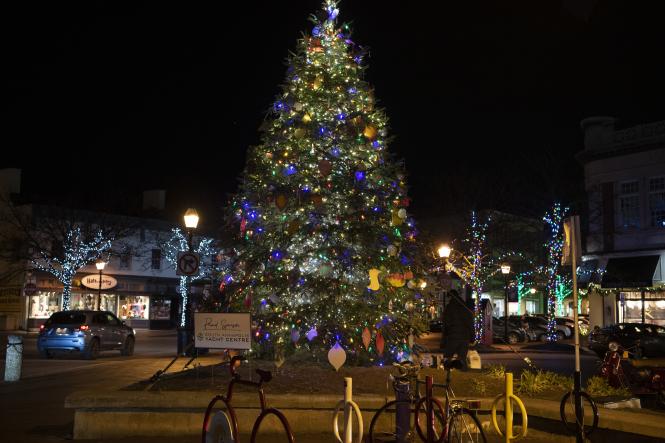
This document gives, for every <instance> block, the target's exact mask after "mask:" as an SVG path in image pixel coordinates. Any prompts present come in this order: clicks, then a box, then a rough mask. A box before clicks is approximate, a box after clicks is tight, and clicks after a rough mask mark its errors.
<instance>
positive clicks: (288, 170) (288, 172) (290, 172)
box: [284, 165, 298, 176]
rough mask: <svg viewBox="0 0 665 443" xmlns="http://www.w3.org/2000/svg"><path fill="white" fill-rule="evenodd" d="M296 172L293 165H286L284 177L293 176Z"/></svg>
mask: <svg viewBox="0 0 665 443" xmlns="http://www.w3.org/2000/svg"><path fill="white" fill-rule="evenodd" d="M296 172H298V170H297V169H296V167H295V166H294V165H288V166H287V167H286V168H284V175H286V176H289V175H293V174H295V173H296Z"/></svg>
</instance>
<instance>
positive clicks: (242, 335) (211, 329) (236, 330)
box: [194, 312, 252, 349]
mask: <svg viewBox="0 0 665 443" xmlns="http://www.w3.org/2000/svg"><path fill="white" fill-rule="evenodd" d="M194 342H195V346H196V347H197V348H213V349H215V348H216V349H249V348H250V347H251V345H252V331H251V326H250V318H249V312H245V313H233V314H231V313H218V312H214V313H213V312H196V313H195V314H194Z"/></svg>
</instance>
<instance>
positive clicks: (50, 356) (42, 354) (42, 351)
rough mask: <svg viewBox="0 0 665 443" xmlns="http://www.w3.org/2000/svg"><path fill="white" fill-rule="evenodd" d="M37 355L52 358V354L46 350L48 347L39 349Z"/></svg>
mask: <svg viewBox="0 0 665 443" xmlns="http://www.w3.org/2000/svg"><path fill="white" fill-rule="evenodd" d="M39 356H40V357H41V358H53V354H52V353H50V352H49V351H48V349H40V350H39Z"/></svg>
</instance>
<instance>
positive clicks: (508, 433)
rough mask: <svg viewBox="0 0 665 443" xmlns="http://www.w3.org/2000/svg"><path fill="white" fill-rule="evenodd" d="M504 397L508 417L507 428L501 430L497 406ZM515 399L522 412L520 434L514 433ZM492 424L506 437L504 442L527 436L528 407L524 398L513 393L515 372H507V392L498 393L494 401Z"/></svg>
mask: <svg viewBox="0 0 665 443" xmlns="http://www.w3.org/2000/svg"><path fill="white" fill-rule="evenodd" d="M501 399H504V405H505V406H504V415H505V417H506V429H505V431H504V432H501V429H499V423H498V422H497V421H496V407H497V405H498V404H499V401H501ZM513 401H515V403H517V406H518V407H519V408H520V412H521V413H522V431H521V432H520V434H519V435H513V403H512V402H513ZM492 424H493V425H494V429H495V430H496V432H497V433H498V434H499V435H500V436H501V437H504V442H506V443H508V442H509V441H511V440H517V439H519V438H524V437H526V432H527V428H528V415H527V413H526V408H525V407H524V403H522V400H520V398H519V397H518V396H516V395H515V394H513V373H512V372H506V392H505V393H504V394H500V395H498V396H497V397H496V398H495V399H494V402H493V403H492Z"/></svg>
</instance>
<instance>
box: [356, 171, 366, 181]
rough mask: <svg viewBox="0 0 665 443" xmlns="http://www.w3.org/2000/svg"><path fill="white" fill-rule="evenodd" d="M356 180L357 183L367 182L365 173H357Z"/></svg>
mask: <svg viewBox="0 0 665 443" xmlns="http://www.w3.org/2000/svg"><path fill="white" fill-rule="evenodd" d="M356 180H357V181H363V180H365V171H356Z"/></svg>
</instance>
